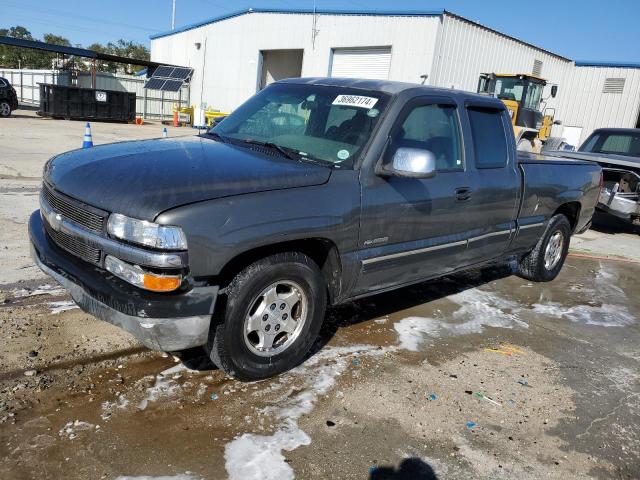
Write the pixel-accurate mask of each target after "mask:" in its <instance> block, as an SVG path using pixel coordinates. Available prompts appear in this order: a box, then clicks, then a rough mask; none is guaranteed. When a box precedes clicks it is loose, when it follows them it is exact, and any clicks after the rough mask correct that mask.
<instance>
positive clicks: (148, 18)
mask: <svg viewBox="0 0 640 480" xmlns="http://www.w3.org/2000/svg"><path fill="white" fill-rule="evenodd" d="M312 6H313V0H253V1H244V0H238V1H234V2H229V1H228V0H177V20H176V26H181V25H186V24H189V23H194V22H198V21H201V20H204V19H207V18H211V17H215V16H217V15H221V14H224V13H227V12H231V11H236V10H239V9H243V8H248V7H271V8H312ZM317 6H318V7H319V8H331V9H382V10H385V9H389V8H394V9H404V10H411V9H421V10H430V9H441V8H444V9H447V10H449V11H451V12H454V13H457V14H459V15H462V16H463V17H467V18H469V19H471V20H474V21H477V22H480V23H482V24H484V25H486V26H488V27H491V28H494V29H496V30H499V31H501V32H503V33H506V34H509V35H512V36H514V37H518V38H520V39H522V40H525V41H527V42H529V43H533V44H535V45H538V46H540V47H542V48H545V49H548V50H551V51H553V52H556V53H558V54H560V55H564V56H566V57H569V58H572V59H574V60H610V61H629V62H640V25H639V23H640V22H639V19H640V0H608V1H606V2H605V1H602V0H573V1H568V0H555V1H544V0H543V1H535V0H527V1H516V0H510V1H508V0H436V1H431V0H421V1H420V0H395V1H393V2H391V1H390V0H317ZM0 11H1V12H2V16H1V17H0V26H3V27H9V26H13V25H16V24H20V25H23V26H25V27H27V28H28V29H29V30H30V31H31V32H32V33H33V34H34V35H35V36H37V37H40V36H42V34H43V33H49V32H51V33H55V34H58V35H63V36H65V37H67V38H69V39H70V40H71V41H72V43H74V44H76V43H78V44H82V45H83V46H87V45H89V44H91V43H93V42H101V43H106V42H108V41H110V40H111V41H113V40H117V39H118V38H124V39H126V40H134V41H137V42H140V43H144V44H146V45H149V35H151V34H154V33H158V32H162V31H165V30H169V29H170V27H171V0H99V1H96V0H93V1H92V0H56V1H51V0H0Z"/></svg>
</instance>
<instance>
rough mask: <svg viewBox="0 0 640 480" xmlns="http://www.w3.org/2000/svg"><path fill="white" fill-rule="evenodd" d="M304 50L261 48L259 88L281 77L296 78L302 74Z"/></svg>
mask: <svg viewBox="0 0 640 480" xmlns="http://www.w3.org/2000/svg"><path fill="white" fill-rule="evenodd" d="M303 53H304V50H262V51H260V56H261V59H262V68H261V72H260V84H259V89H260V90H262V89H263V88H264V87H266V86H267V85H269V84H270V83H273V82H276V81H278V80H282V79H283V78H296V77H299V76H300V75H302V57H303Z"/></svg>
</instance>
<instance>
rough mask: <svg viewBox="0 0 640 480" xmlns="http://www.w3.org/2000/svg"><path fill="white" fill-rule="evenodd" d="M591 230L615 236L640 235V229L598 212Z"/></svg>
mask: <svg viewBox="0 0 640 480" xmlns="http://www.w3.org/2000/svg"><path fill="white" fill-rule="evenodd" d="M591 229H592V230H595V231H596V232H600V233H607V234H610V235H615V234H618V233H631V234H634V233H635V234H640V227H637V226H635V225H631V224H630V223H627V222H624V221H622V220H619V219H618V218H616V217H614V216H613V215H607V214H606V213H602V212H596V214H595V215H594V216H593V224H592V225H591Z"/></svg>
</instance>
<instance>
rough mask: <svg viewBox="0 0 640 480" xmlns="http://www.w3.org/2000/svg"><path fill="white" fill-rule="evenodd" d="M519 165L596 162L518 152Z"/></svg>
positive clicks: (591, 163)
mask: <svg viewBox="0 0 640 480" xmlns="http://www.w3.org/2000/svg"><path fill="white" fill-rule="evenodd" d="M518 163H520V164H536V163H544V164H545V165H593V163H594V162H592V161H589V160H582V159H577V158H564V157H556V156H550V155H543V154H540V153H529V152H521V151H518Z"/></svg>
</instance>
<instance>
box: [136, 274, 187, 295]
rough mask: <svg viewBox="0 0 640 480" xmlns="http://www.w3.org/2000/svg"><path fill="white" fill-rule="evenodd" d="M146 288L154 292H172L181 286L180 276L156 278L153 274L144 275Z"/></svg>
mask: <svg viewBox="0 0 640 480" xmlns="http://www.w3.org/2000/svg"><path fill="white" fill-rule="evenodd" d="M143 281H144V288H146V289H147V290H151V291H152V292H170V291H172V290H175V289H176V288H178V287H179V286H180V283H181V281H182V279H181V277H180V276H171V277H167V276H156V275H153V274H151V273H145V274H144V279H143Z"/></svg>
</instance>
